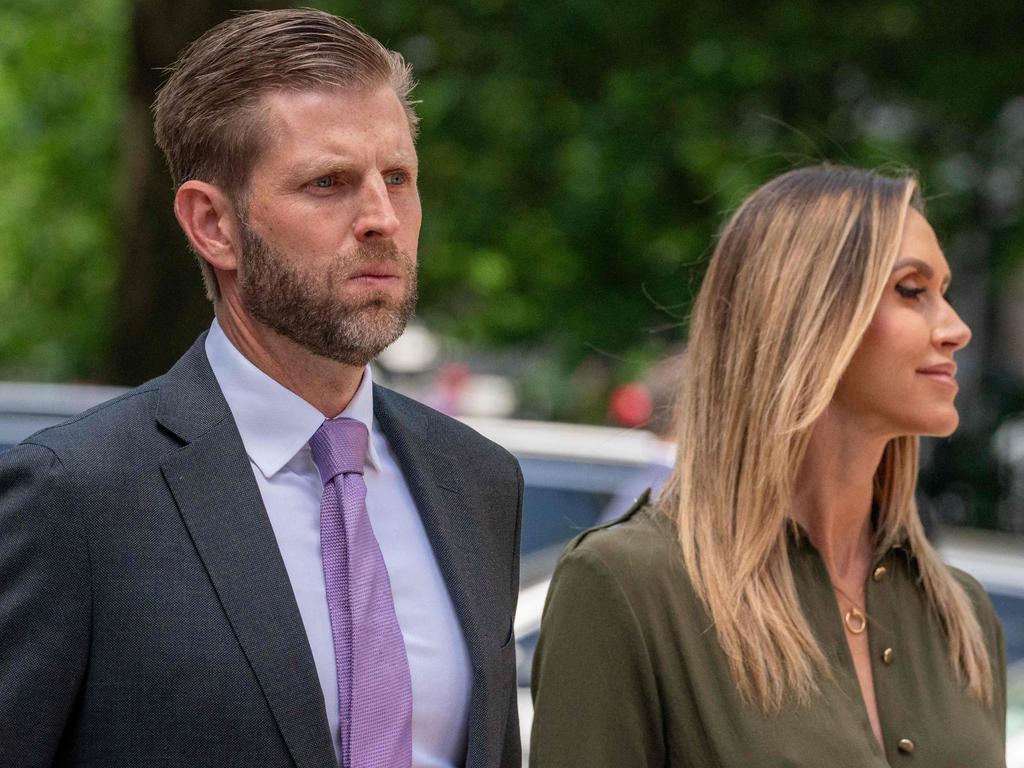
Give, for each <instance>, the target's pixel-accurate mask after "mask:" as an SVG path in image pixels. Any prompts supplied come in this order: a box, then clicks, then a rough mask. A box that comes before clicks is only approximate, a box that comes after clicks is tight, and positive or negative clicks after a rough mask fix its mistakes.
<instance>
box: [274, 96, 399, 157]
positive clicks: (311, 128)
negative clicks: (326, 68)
mask: <svg viewBox="0 0 1024 768" xmlns="http://www.w3.org/2000/svg"><path fill="white" fill-rule="evenodd" d="M256 110H257V114H258V115H259V119H261V120H262V121H263V122H264V126H265V130H266V139H267V141H266V148H267V149H268V150H274V149H287V150H288V154H290V155H293V157H294V160H295V161H299V157H300V156H304V157H307V158H309V159H310V160H311V161H312V160H313V159H314V158H315V157H316V156H324V157H336V158H337V159H338V160H339V161H344V160H345V158H346V155H353V156H354V155H357V154H361V151H362V150H363V148H364V147H365V146H366V145H367V144H370V145H373V147H374V148H375V149H376V150H378V151H381V152H383V153H384V154H387V155H390V156H393V157H394V160H395V161H396V162H398V161H401V162H404V163H415V162H416V148H415V144H414V143H413V139H412V130H411V128H410V126H409V121H408V116H407V114H406V112H405V109H404V108H403V106H402V103H401V102H400V101H399V99H398V96H397V94H396V93H395V91H394V89H393V88H391V87H390V86H388V85H378V86H352V87H345V88H311V89H303V90H292V89H289V90H280V89H279V90H275V91H271V92H269V93H267V94H265V95H264V96H263V97H262V99H261V100H260V102H259V103H258V104H257V106H256ZM352 159H354V158H352Z"/></svg>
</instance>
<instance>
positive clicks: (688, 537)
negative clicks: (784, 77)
mask: <svg viewBox="0 0 1024 768" xmlns="http://www.w3.org/2000/svg"><path fill="white" fill-rule="evenodd" d="M949 280H950V275H949V268H948V266H947V263H946V259H945V258H944V256H943V254H942V251H941V249H940V248H939V245H938V242H937V240H936V238H935V234H934V232H933V231H932V229H931V227H930V226H929V225H928V222H927V221H926V220H925V218H924V216H923V215H922V213H921V205H920V197H919V192H918V187H917V184H916V182H915V181H914V180H913V179H912V178H910V177H902V178H888V177H884V176H881V175H878V174H874V173H869V172H865V171H859V170H854V169H850V168H842V167H835V166H828V165H825V166H817V167H812V168H805V169H801V170H796V171H791V172H789V173H786V174H784V175H782V176H780V177H778V178H776V179H774V180H772V181H770V182H768V183H767V184H765V185H764V186H762V187H761V188H759V189H758V190H757V191H755V192H754V193H753V194H752V195H750V197H749V198H747V200H746V201H745V202H744V203H743V204H742V205H741V206H740V208H739V209H738V210H737V211H736V213H735V214H734V215H733V216H732V217H731V219H730V220H729V221H728V222H727V223H726V225H725V227H724V229H723V231H722V233H721V236H720V239H719V242H718V246H717V248H716V249H715V253H714V255H713V257H712V259H711V263H710V265H709V268H708V271H707V275H706V276H705V278H704V283H703V285H702V287H701V290H700V294H699V296H698V298H697V301H696V303H695V305H694V309H693V316H692V321H691V329H690V340H689V347H688V353H687V371H686V374H685V377H684V379H685V380H684V382H683V386H682V390H681V395H680V401H679V404H678V414H679V415H678V459H677V462H676V467H675V470H674V472H673V476H672V478H671V480H670V481H669V483H668V484H667V486H666V488H665V489H664V490H663V491H662V493H661V494H660V496H659V497H658V498H657V499H656V500H654V501H650V500H649V499H648V498H646V497H642V498H641V499H640V500H639V502H638V504H637V505H636V506H635V507H634V509H633V510H632V511H631V512H629V513H627V515H626V516H625V517H624V518H622V519H621V520H619V521H618V522H616V523H615V524H612V525H608V526H604V527H602V528H598V529H594V530H592V531H589V532H587V533H584V534H582V535H581V536H579V537H578V538H576V539H575V540H574V541H573V542H572V543H571V544H570V545H569V546H568V547H567V548H566V551H565V552H564V553H563V557H562V560H561V561H560V563H559V566H558V569H557V570H556V572H555V577H554V580H553V582H552V585H551V590H550V593H549V596H548V603H547V606H546V608H545V612H544V619H543V623H542V630H541V638H540V643H539V646H538V649H537V655H536V660H535V664H534V670H533V675H534V679H533V683H534V700H535V715H534V724H533V734H532V747H531V756H530V757H531V765H533V766H536V767H537V768H548V767H549V766H550V767H552V768H554V767H555V766H558V767H561V766H585V767H586V768H602V767H603V766H609V767H610V766H615V767H616V768H625V767H627V766H671V767H672V768H682V767H683V766H687V767H688V766H695V767H696V766H700V767H701V768H704V767H705V766H707V767H709V768H710V767H711V766H716V767H721V768H740V767H741V766H742V767H743V768H748V767H754V768H776V767H779V768H781V767H782V766H807V767H808V768H812V767H813V768H843V767H846V766H849V768H884V767H885V766H900V765H907V766H910V765H919V766H927V768H953V766H971V768H996V766H1004V765H1005V758H1004V741H1005V732H1004V728H1005V706H1006V705H1005V661H1004V651H1003V640H1002V631H1001V628H1000V626H999V622H998V620H997V618H996V616H995V613H994V611H993V610H992V606H991V603H990V602H989V600H988V598H987V597H986V595H985V593H984V592H983V590H982V588H981V587H980V586H979V585H978V583H977V582H976V581H974V580H973V579H972V578H971V577H970V576H968V575H966V574H964V573H962V572H959V571H957V570H955V569H951V568H948V567H946V566H945V565H944V564H943V563H942V562H941V561H940V559H939V556H938V555H937V554H936V552H935V550H934V549H933V548H932V547H931V545H930V544H929V543H928V541H927V539H926V538H925V536H924V532H923V529H922V526H921V522H920V519H919V518H918V514H917V509H916V506H915V502H914V489H915V484H916V476H917V456H918V436H919V435H948V434H950V433H951V432H952V431H953V430H954V429H955V428H956V426H957V423H958V415H957V411H956V408H955V406H954V404H953V400H954V397H955V395H956V392H957V384H956V364H955V363H954V361H953V356H954V353H955V352H956V351H957V350H959V349H960V348H961V347H963V346H964V345H965V344H967V342H968V340H969V339H970V330H969V329H968V328H967V326H966V325H965V324H964V323H963V321H961V319H960V317H959V316H958V315H957V313H956V312H955V311H954V310H953V308H952V307H951V306H950V305H949V303H948V302H947V300H946V297H945V292H946V289H947V287H948V285H949Z"/></svg>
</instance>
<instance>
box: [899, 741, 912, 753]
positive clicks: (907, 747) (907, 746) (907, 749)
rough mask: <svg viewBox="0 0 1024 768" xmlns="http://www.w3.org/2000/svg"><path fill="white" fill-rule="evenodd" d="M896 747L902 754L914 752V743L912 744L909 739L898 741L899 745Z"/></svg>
mask: <svg viewBox="0 0 1024 768" xmlns="http://www.w3.org/2000/svg"><path fill="white" fill-rule="evenodd" d="M896 746H897V747H899V749H900V752H903V753H904V754H907V755H909V754H910V753H911V752H913V751H914V742H912V741H911V740H910V739H900V743H899V744H897V745H896Z"/></svg>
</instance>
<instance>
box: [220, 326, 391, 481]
mask: <svg viewBox="0 0 1024 768" xmlns="http://www.w3.org/2000/svg"><path fill="white" fill-rule="evenodd" d="M206 356H207V357H208V358H209V360H210V367H211V368H213V375H214V376H215V377H216V379H217V383H218V384H219V385H220V388H221V391H222V392H223V393H224V399H225V400H227V403H228V408H229V409H230V410H231V415H232V416H233V417H234V419H235V424H236V425H237V427H238V434H239V435H240V436H241V438H242V445H244V446H245V452H246V454H248V456H249V459H250V460H251V461H252V463H253V464H255V465H256V466H257V467H259V470H260V472H262V473H263V476H264V477H267V478H270V477H273V476H274V475H276V474H277V473H278V472H279V471H280V470H281V468H282V467H284V465H285V464H287V463H288V462H289V461H291V460H292V459H293V458H294V457H295V455H296V454H297V453H298V452H299V451H301V450H303V449H304V448H306V446H307V445H308V443H309V439H310V438H311V437H312V436H313V433H314V432H316V431H317V430H318V429H319V428H320V425H321V424H323V423H324V415H323V414H322V413H320V411H318V410H317V409H316V408H315V407H314V406H313V405H311V404H310V403H308V402H306V401H305V400H303V399H302V398H301V397H299V396H298V395H296V394H295V393H294V392H292V391H291V390H290V389H288V388H287V387H284V386H283V385H281V384H280V383H278V382H277V381H275V380H274V379H272V378H271V377H270V376H268V375H267V374H265V373H264V372H263V371H261V370H260V369H259V368H257V367H256V366H255V365H253V364H252V363H251V362H250V361H249V360H248V358H246V357H245V355H243V354H242V353H241V352H239V351H238V349H237V348H236V347H235V345H234V344H232V343H231V340H230V339H228V337H227V335H226V334H225V333H224V330H223V329H222V328H221V327H220V323H218V322H217V320H216V319H215V320H214V321H213V324H212V325H211V327H210V332H209V333H208V334H207V336H206ZM337 418H339V419H340V418H348V419H356V420H357V421H361V422H362V423H363V424H364V425H365V426H366V430H367V432H369V434H370V439H369V440H367V443H366V458H365V461H366V463H367V464H368V465H369V466H371V467H373V468H374V469H379V468H380V459H379V456H378V455H377V450H376V448H375V447H374V441H373V430H374V424H373V374H372V372H371V370H370V366H366V368H365V369H364V371H363V377H362V379H361V380H360V382H359V387H358V388H357V389H356V392H355V394H354V395H353V396H352V399H351V400H350V401H349V403H348V405H347V406H346V407H345V410H343V411H342V412H341V413H340V414H338V416H337ZM307 450H308V449H307Z"/></svg>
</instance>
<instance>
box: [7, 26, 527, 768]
mask: <svg viewBox="0 0 1024 768" xmlns="http://www.w3.org/2000/svg"><path fill="white" fill-rule="evenodd" d="M411 88H412V81H411V73H410V70H409V68H408V67H407V66H406V64H405V62H404V61H403V60H402V58H401V57H400V56H399V55H398V54H396V53H393V52H391V51H389V50H387V49H385V48H384V47H383V46H382V45H381V44H380V43H378V42H377V41H376V40H374V39H373V38H371V37H369V36H368V35H366V34H364V33H363V32H361V31H360V30H358V29H357V28H356V27H354V26H352V25H351V24H350V23H348V22H346V21H344V20H343V19H340V18H338V17H336V16H332V15H329V14H326V13H322V12H319V11H313V10H289V11H275V12H260V13H248V14H245V15H242V16H239V17H237V18H234V19H232V20H229V21H227V22H225V23H223V24H221V25H219V26H217V27H215V28H214V29H212V30H210V31H209V32H207V33H206V34H204V35H203V36H202V37H200V38H199V39H198V40H197V41H195V42H194V43H193V44H192V45H191V46H190V47H188V48H187V49H186V50H185V52H184V53H183V54H182V56H181V58H180V59H179V60H178V62H177V63H176V64H175V65H174V66H173V67H172V69H171V73H170V76H169V78H168V80H167V81H166V83H165V84H164V86H163V88H162V89H161V91H160V94H159V96H158V99H157V101H156V104H155V107H154V114H155V124H156V135H157V139H158V142H159V144H160V146H161V148H162V149H163V151H164V153H165V154H166V156H167V160H168V165H169V166H170V169H171V173H172V175H173V180H174V185H175V188H176V196H175V201H174V205H175V212H176V214H177V217H178V221H179V223H180V224H181V227H182V229H183V230H184V232H185V234H186V235H187V237H188V240H189V243H190V244H191V247H192V248H193V249H194V251H195V253H196V254H197V256H198V258H199V263H200V266H201V267H202V270H203V276H204V279H205V282H206V287H207V292H208V294H209V296H210V299H211V300H212V303H213V308H214V312H215V315H216V319H215V320H214V322H213V325H212V327H211V329H210V331H209V332H208V333H206V334H203V336H201V337H200V338H199V340H198V341H197V342H196V343H195V344H194V346H193V347H192V348H191V349H190V350H189V351H188V352H186V354H185V355H184V357H182V358H181V360H179V361H178V363H177V364H176V365H175V366H174V367H173V368H172V369H171V370H170V371H169V372H168V373H167V374H165V375H164V376H161V377H160V378H157V379H155V380H153V381H151V382H149V383H148V384H145V385H143V386H142V387H140V388H138V389H136V390H134V391H132V392H130V393H129V394H127V395H125V396H123V397H120V398H118V399H116V400H114V401H112V402H109V403H107V404H105V405H102V406H99V407H98V408H96V409H93V410H91V411H89V412H87V413H86V414H84V415H82V416H80V417H78V418H76V419H74V420H72V421H71V422H69V423H67V424H64V425H62V426H58V427H54V428H51V429H48V430H45V431H43V432H41V433H38V434H36V435H34V436H33V437H30V438H29V439H28V440H26V441H25V442H24V443H23V444H22V445H20V446H18V447H16V448H15V449H13V450H11V451H10V452H8V453H7V454H5V455H4V457H3V458H2V460H0V573H2V574H3V578H2V580H0V637H2V638H3V642H2V643H0V765H3V766H5V768H23V767H27V766H50V765H61V766H86V765H89V766H100V765H102V766H114V765H121V766H129V765H133V766H134V765H151V764H159V765H161V766H181V767H182V768H199V767H201V766H211V767H213V766H216V768H224V766H242V765H245V766H268V767H269V766H298V768H326V766H337V765H339V764H340V765H342V766H344V768H403V767H404V768H410V766H428V765H429V766H451V767H452V768H454V766H463V765H467V766H478V767H480V768H483V766H487V767H488V768H491V767H492V766H506V767H508V768H510V767H511V766H517V765H518V764H519V763H520V747H519V733H518V721H517V714H516V686H515V647H514V644H513V643H512V636H511V635H512V631H511V627H512V618H513V615H514V611H515V603H516V596H517V594H518V586H519V584H518V535H519V524H520V514H521V511H520V503H521V497H522V476H521V474H520V472H519V467H518V464H517V463H516V461H515V460H514V459H513V458H512V457H511V456H510V455H509V454H508V453H507V452H505V451H504V450H503V449H501V448H499V447H497V446H496V445H494V444H492V443H490V442H488V441H486V440H484V439H483V438H482V437H480V436H479V435H477V434H476V433H475V432H473V431H471V430H470V429H468V428H467V427H465V426H463V425H462V424H460V423H458V422H455V421H453V420H451V419H449V418H447V417H445V416H442V415H440V414H438V413H436V412H434V411H432V410H430V409H429V408H426V407H424V406H422V405H419V404H417V403H415V402H413V401H410V400H408V399H406V398H404V397H402V396H400V395H397V394H395V393H393V392H390V391H388V390H386V389H383V388H381V387H379V386H376V385H374V384H373V382H372V378H371V370H370V368H369V367H368V365H367V364H368V363H369V361H370V360H371V359H372V358H373V357H374V356H375V355H376V354H377V353H378V352H380V351H381V349H383V348H384V347H385V346H387V345H388V344H390V343H391V342H392V341H394V340H395V339H396V338H397V337H398V335H399V334H400V333H401V332H402V329H403V328H404V326H405V324H406V321H407V320H408V318H409V316H410V315H411V314H412V312H413V309H414V306H415V301H416V250H417V241H418V235H419V230H420V218H421V211H420V202H419V194H418V192H417V186H416V180H417V157H416V150H415V147H414V141H413V140H414V134H415V127H416V116H415V114H414V112H413V110H412V107H411V103H410V101H409V92H410V90H411ZM167 311H168V312H173V311H174V307H173V306H172V305H169V306H168V307H167ZM154 342H155V343H158V342H159V340H157V339H154Z"/></svg>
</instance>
